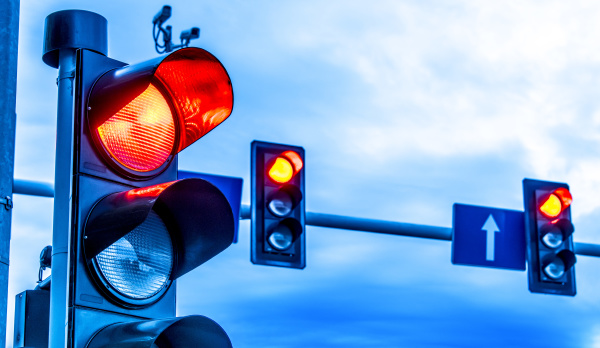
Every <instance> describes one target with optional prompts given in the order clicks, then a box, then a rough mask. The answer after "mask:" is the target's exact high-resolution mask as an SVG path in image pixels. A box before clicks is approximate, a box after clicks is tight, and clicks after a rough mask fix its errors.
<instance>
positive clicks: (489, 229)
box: [452, 204, 526, 271]
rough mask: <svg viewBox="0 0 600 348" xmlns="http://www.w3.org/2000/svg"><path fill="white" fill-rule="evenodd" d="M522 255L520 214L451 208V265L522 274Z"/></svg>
mask: <svg viewBox="0 0 600 348" xmlns="http://www.w3.org/2000/svg"><path fill="white" fill-rule="evenodd" d="M525 252H526V245H525V222H524V214H523V212H521V211H516V210H507V209H498V208H490V207H480V206H475V205H466V204H454V207H453V218H452V263H453V264H458V265H470V266H483V267H494V268H504V269H512V270H519V271H524V270H525Z"/></svg>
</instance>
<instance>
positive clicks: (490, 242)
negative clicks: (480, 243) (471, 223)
mask: <svg viewBox="0 0 600 348" xmlns="http://www.w3.org/2000/svg"><path fill="white" fill-rule="evenodd" d="M481 229H482V230H483V231H487V238H486V251H485V259H486V260H487V261H494V242H495V239H496V232H500V229H499V228H498V225H496V221H494V217H493V216H492V214H490V216H488V218H487V220H485V223H484V224H483V227H481Z"/></svg>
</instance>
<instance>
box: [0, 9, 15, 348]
mask: <svg viewBox="0 0 600 348" xmlns="http://www.w3.org/2000/svg"><path fill="white" fill-rule="evenodd" d="M18 38H19V0H3V1H2V2H0V67H2V73H1V74H0V90H1V91H2V93H0V162H1V163H2V170H1V171H0V200H1V202H3V205H4V206H2V205H0V347H5V346H6V317H7V312H6V303H7V300H8V266H9V256H10V230H11V218H12V212H11V208H12V195H13V190H12V187H13V176H14V164H15V123H16V112H15V106H16V100H17V99H16V96H17V48H18Z"/></svg>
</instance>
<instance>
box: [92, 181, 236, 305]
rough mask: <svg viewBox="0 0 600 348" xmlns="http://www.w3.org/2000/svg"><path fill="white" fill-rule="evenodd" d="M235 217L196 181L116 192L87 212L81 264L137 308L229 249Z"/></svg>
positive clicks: (206, 186) (214, 190)
mask: <svg viewBox="0 0 600 348" xmlns="http://www.w3.org/2000/svg"><path fill="white" fill-rule="evenodd" d="M233 219H234V218H233V214H232V211H231V206H230V205H229V202H228V200H227V198H226V197H225V196H224V195H223V193H222V192H221V191H220V190H219V189H217V188H216V187H215V186H213V185H212V184H210V183H209V182H207V181H205V180H202V179H197V178H192V179H183V180H178V181H174V182H170V183H163V184H158V185H154V186H149V187H145V188H137V189H132V190H128V191H122V192H115V193H113V194H110V195H108V196H106V197H104V198H102V199H101V200H99V201H98V202H96V204H95V206H94V207H93V208H92V210H91V211H90V213H89V215H88V218H87V221H86V223H85V231H84V237H83V250H84V255H85V258H86V263H87V265H88V269H89V271H90V273H91V275H92V277H93V278H94V280H95V281H96V283H97V285H98V286H99V288H100V290H102V291H104V292H105V293H107V294H108V295H110V296H111V298H113V299H114V300H115V301H116V302H117V303H119V304H121V305H123V306H125V307H143V306H146V305H149V304H151V303H153V302H155V301H157V300H158V299H159V298H160V297H161V296H162V295H163V294H164V293H165V292H166V291H167V289H168V288H169V285H170V283H171V281H172V280H175V279H177V278H179V277H180V276H182V275H183V274H185V273H187V272H189V271H191V270H192V269H194V268H196V267H198V266H199V265H201V264H202V263H204V262H206V261H208V260H209V259H211V258H212V257H214V256H215V255H217V254H218V253H220V252H221V251H223V250H224V249H225V248H227V247H228V246H229V245H230V244H231V243H232V241H233V233H234V220H233Z"/></svg>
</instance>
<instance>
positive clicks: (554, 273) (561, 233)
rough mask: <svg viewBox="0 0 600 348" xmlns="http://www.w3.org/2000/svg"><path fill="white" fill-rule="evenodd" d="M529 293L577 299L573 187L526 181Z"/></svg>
mask: <svg viewBox="0 0 600 348" xmlns="http://www.w3.org/2000/svg"><path fill="white" fill-rule="evenodd" d="M523 199H524V203H525V234H526V239H527V264H528V272H527V275H528V281H529V291H531V292H535V293H546V294H554V295H567V296H575V294H576V287H575V267H574V264H575V261H576V259H575V252H574V250H575V249H574V244H573V231H574V227H573V223H572V221H571V207H570V205H571V201H572V197H571V194H570V192H569V186H568V185H567V184H564V183H557V182H549V181H539V180H532V179H524V180H523Z"/></svg>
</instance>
